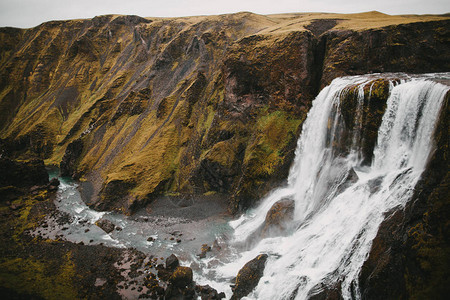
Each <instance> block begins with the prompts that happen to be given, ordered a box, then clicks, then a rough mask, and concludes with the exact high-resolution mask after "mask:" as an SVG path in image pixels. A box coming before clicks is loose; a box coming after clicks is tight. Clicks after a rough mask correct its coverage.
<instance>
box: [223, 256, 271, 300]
mask: <svg viewBox="0 0 450 300" xmlns="http://www.w3.org/2000/svg"><path fill="white" fill-rule="evenodd" d="M267 257H268V256H267V254H260V255H258V256H257V257H255V258H254V259H252V260H251V261H249V262H248V263H246V264H245V265H244V266H243V267H242V269H240V270H239V272H238V274H237V276H236V283H235V285H234V287H233V295H232V296H231V299H233V300H235V299H236V300H237V299H241V298H243V297H245V296H247V295H248V294H250V292H251V291H252V290H253V289H254V288H255V287H256V286H257V285H258V282H259V280H260V279H261V277H262V276H263V273H264V268H265V267H266V260H267Z"/></svg>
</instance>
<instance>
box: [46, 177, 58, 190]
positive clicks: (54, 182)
mask: <svg viewBox="0 0 450 300" xmlns="http://www.w3.org/2000/svg"><path fill="white" fill-rule="evenodd" d="M59 185H60V182H59V179H58V178H52V180H50V182H49V184H48V185H47V189H48V190H49V191H50V192H54V191H57V190H58V186H59Z"/></svg>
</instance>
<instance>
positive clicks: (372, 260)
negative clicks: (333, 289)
mask: <svg viewBox="0 0 450 300" xmlns="http://www.w3.org/2000/svg"><path fill="white" fill-rule="evenodd" d="M449 95H450V94H447V96H446V99H445V102H444V106H443V109H442V111H441V115H440V118H439V122H438V126H437V128H436V132H435V142H436V151H435V152H434V154H433V155H432V157H431V159H430V161H429V164H428V166H427V168H426V170H425V172H424V173H423V174H422V178H421V180H420V181H419V182H418V184H417V186H416V192H415V194H414V195H413V197H412V199H411V200H410V201H409V202H408V204H407V206H406V208H405V210H404V211H394V212H392V213H391V216H390V217H388V218H387V219H386V220H385V221H384V222H383V223H382V224H381V226H380V229H379V231H378V234H377V236H376V238H375V239H374V241H373V245H372V249H371V251H370V255H369V257H368V259H367V261H366V262H365V263H364V265H363V268H362V271H361V276H360V286H361V290H362V296H363V298H365V299H381V298H382V299H409V298H416V299H444V298H445V297H446V295H448V293H449V292H450V291H449V285H448V278H450V274H449V270H450V261H449V257H448V253H449V249H450V238H449V237H450V231H449V226H448V219H449V215H450V203H449V201H448V199H449V198H448V195H449V192H450V173H449V157H450V153H449V149H450V148H449V141H448V136H449V135H448V128H449V126H450V119H449V118H450V117H449V116H450V114H449V113H450V107H449V99H450V96H449Z"/></svg>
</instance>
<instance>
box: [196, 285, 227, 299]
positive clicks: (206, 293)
mask: <svg viewBox="0 0 450 300" xmlns="http://www.w3.org/2000/svg"><path fill="white" fill-rule="evenodd" d="M195 292H196V293H197V295H198V296H200V298H201V299H202V300H216V299H217V300H220V299H223V298H225V293H223V292H222V293H218V292H217V290H216V289H213V288H212V287H210V286H209V285H197V286H195Z"/></svg>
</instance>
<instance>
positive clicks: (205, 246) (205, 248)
mask: <svg viewBox="0 0 450 300" xmlns="http://www.w3.org/2000/svg"><path fill="white" fill-rule="evenodd" d="M200 251H201V252H200V254H198V255H197V256H198V257H199V258H205V257H206V253H208V252H209V251H211V247H210V246H208V244H203V245H202V249H201V250H200Z"/></svg>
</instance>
